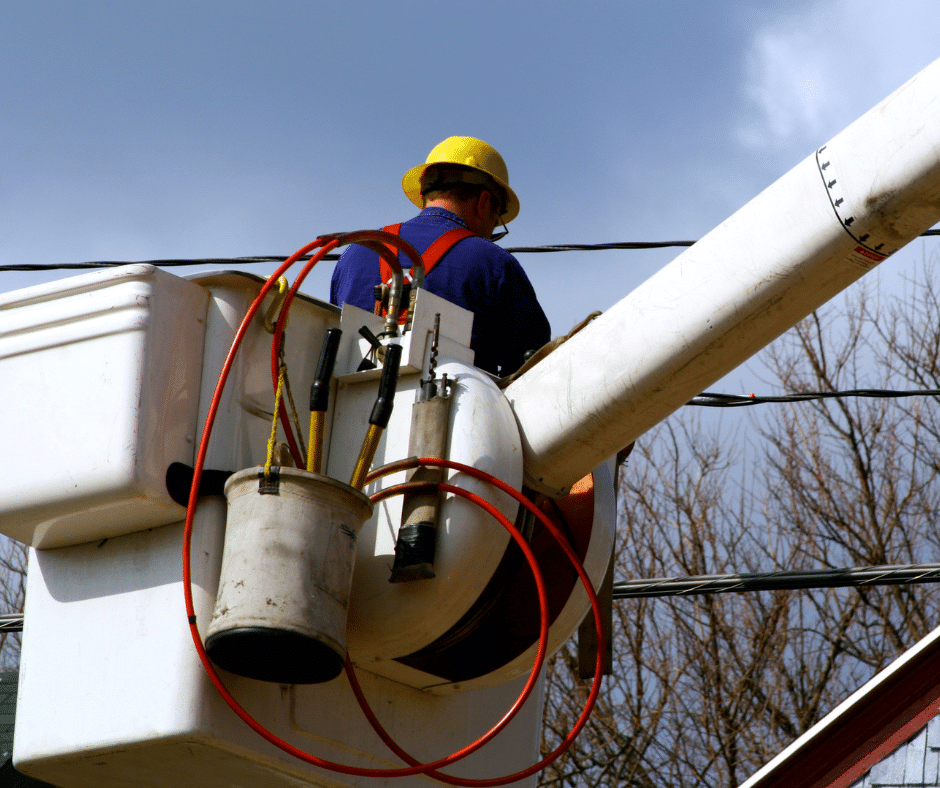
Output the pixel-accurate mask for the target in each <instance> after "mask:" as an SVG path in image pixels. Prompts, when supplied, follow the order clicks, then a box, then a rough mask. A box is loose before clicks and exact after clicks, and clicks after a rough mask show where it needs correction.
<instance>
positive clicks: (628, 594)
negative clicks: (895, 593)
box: [614, 564, 940, 599]
mask: <svg viewBox="0 0 940 788" xmlns="http://www.w3.org/2000/svg"><path fill="white" fill-rule="evenodd" d="M912 583H940V564H909V565H891V566H862V567H855V568H852V569H809V570H802V571H797V570H791V571H782V572H761V573H755V574H731V575H695V576H692V577H660V578H651V579H645V580H625V581H621V582H618V583H614V599H637V598H641V597H642V598H647V597H664V596H691V595H695V594H727V593H741V592H744V591H784V590H793V589H812V588H849V587H855V586H897V585H910V584H912Z"/></svg>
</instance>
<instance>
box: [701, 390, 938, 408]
mask: <svg viewBox="0 0 940 788" xmlns="http://www.w3.org/2000/svg"><path fill="white" fill-rule="evenodd" d="M937 396H940V389H915V390H914V391H896V390H894V389H849V390H847V391H805V392H799V393H797V394H781V395H779V396H771V395H757V394H717V393H715V392H713V391H703V392H702V393H701V394H699V395H698V396H697V397H693V398H692V399H690V400H689V401H688V402H687V403H686V405H697V406H699V407H703V408H738V407H743V406H747V405H765V404H767V403H771V402H810V401H813V400H821V399H839V398H842V397H867V398H870V399H900V398H903V397H937Z"/></svg>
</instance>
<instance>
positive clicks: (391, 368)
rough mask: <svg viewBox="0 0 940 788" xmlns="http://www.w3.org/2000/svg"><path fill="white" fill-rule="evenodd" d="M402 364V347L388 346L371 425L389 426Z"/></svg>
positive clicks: (383, 427) (370, 421)
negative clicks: (399, 369) (399, 366)
mask: <svg viewBox="0 0 940 788" xmlns="http://www.w3.org/2000/svg"><path fill="white" fill-rule="evenodd" d="M400 363H401V345H388V346H387V347H386V348H385V364H384V366H383V367H382V377H381V379H380V380H379V396H378V399H376V401H375V405H373V406H372V415H371V416H370V417H369V424H374V425H375V426H376V427H381V428H382V429H383V430H384V429H385V428H386V427H387V426H388V420H389V417H390V416H391V415H392V401H393V400H394V399H395V387H396V386H397V385H398V365H399V364H400Z"/></svg>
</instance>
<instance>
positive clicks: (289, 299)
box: [271, 230, 424, 468]
mask: <svg viewBox="0 0 940 788" xmlns="http://www.w3.org/2000/svg"><path fill="white" fill-rule="evenodd" d="M317 240H318V241H319V240H322V241H323V242H324V244H325V245H324V247H323V248H322V249H321V250H320V251H319V252H317V253H316V254H315V255H314V256H313V257H311V258H310V260H308V261H307V263H306V265H304V267H303V268H302V269H301V271H300V273H299V274H298V275H297V279H296V280H295V281H294V284H293V285H292V286H291V288H290V290H288V292H287V295H286V296H285V297H284V302H283V303H282V304H281V311H280V313H279V314H278V318H277V322H276V323H275V324H274V336H273V338H272V339H271V376H272V382H273V385H274V389H275V390H277V379H278V375H279V374H280V366H281V341H282V337H283V335H284V326H285V325H286V323H287V315H288V312H289V310H290V306H291V304H292V303H293V302H294V296H296V295H297V291H298V290H299V289H300V286H301V285H302V284H303V282H304V280H305V279H306V278H307V275H308V274H309V273H310V272H311V271H312V270H313V267H314V266H315V265H316V264H317V263H318V262H320V260H322V259H323V257H324V256H325V255H326V254H328V253H329V252H330V251H331V250H333V249H335V248H336V247H337V246H345V245H347V244H354V243H362V245H363V246H367V247H368V248H370V249H373V250H375V251H376V252H378V254H379V255H380V256H381V257H382V259H384V260H385V261H386V262H387V263H388V264H389V265H390V266H391V267H392V270H393V271H396V272H397V273H401V264H400V263H399V262H398V258H397V256H396V255H394V254H392V252H391V251H390V250H389V248H388V246H386V244H392V245H393V246H397V247H398V248H399V249H401V251H403V252H404V253H405V254H406V255H408V257H409V258H411V263H412V265H417V266H418V267H420V268H422V269H423V268H424V261H423V260H422V259H421V256H420V255H419V254H418V253H417V251H416V250H415V248H414V247H413V246H412V245H411V244H410V243H408V242H407V241H406V240H405V239H404V238H402V237H401V236H399V235H395V234H394V233H388V232H385V231H384V230H357V231H356V232H352V233H342V234H340V235H334V236H327V237H324V238H322V239H320V238H318V239H317ZM314 243H316V241H314ZM304 254H306V252H304ZM301 256H302V255H301ZM294 257H295V258H297V255H296V253H295V255H294ZM297 259H299V258H297ZM285 265H286V263H285ZM279 270H280V269H279ZM278 276H280V274H278ZM279 417H280V420H281V426H282V427H283V428H284V435H285V436H286V440H287V445H288V446H289V447H290V452H291V456H293V458H294V464H295V465H296V466H297V467H298V468H304V467H306V465H307V461H306V458H305V457H303V456H302V453H301V451H300V449H299V447H298V446H297V441H296V439H295V437H294V430H293V428H292V427H291V423H290V419H289V418H288V416H287V410H286V408H285V406H284V403H283V402H282V403H281V406H280V409H279Z"/></svg>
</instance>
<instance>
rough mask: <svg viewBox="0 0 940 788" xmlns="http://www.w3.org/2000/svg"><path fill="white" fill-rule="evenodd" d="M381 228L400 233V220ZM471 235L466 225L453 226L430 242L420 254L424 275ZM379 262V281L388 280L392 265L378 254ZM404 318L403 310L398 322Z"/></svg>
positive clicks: (472, 233)
mask: <svg viewBox="0 0 940 788" xmlns="http://www.w3.org/2000/svg"><path fill="white" fill-rule="evenodd" d="M382 229H383V230H385V232H387V233H393V234H394V235H401V223H400V222H399V223H398V224H390V225H388V227H383V228H382ZM471 235H476V233H475V232H473V230H468V229H467V228H466V227H454V228H453V229H451V230H448V231H447V232H446V233H444V234H443V235H442V236H441V237H440V238H438V239H437V240H436V241H434V243H432V244H431V245H430V246H429V247H428V248H427V251H425V253H424V254H423V255H421V259H422V260H423V261H424V275H425V276H427V275H428V274H429V273H431V269H432V268H434V266H435V265H437V264H438V263H439V262H440V261H441V259H442V258H443V257H444V255H445V254H447V253H448V252H449V251H450V250H451V249H453V248H454V246H456V245H457V244H458V243H460V242H461V241H462V240H463V239H464V238H469V237H470V236H471ZM386 246H388V248H389V249H390V250H391V251H392V253H393V254H397V252H398V250H397V249H395V248H394V247H393V246H392V245H391V244H386ZM379 264H380V266H381V272H382V274H381V276H382V278H381V282H383V283H384V282H388V281H389V280H390V279H391V278H392V267H391V266H390V265H389V264H388V263H387V262H386V261H385V259H384V258H383V257H381V256H379ZM382 314H385V311H384V310H382ZM406 318H407V315H406V314H405V312H404V311H403V312H402V314H401V316H400V317H399V322H401V323H404V322H405V320H406Z"/></svg>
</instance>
